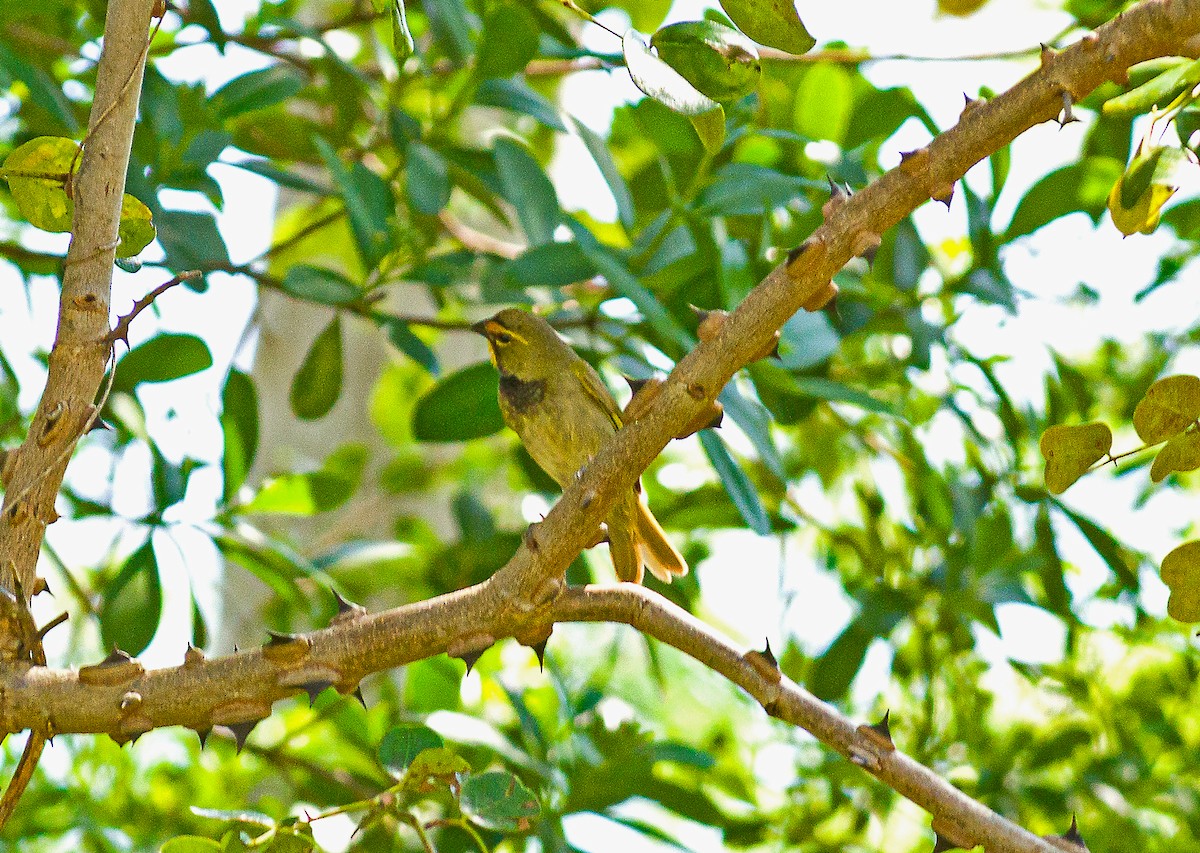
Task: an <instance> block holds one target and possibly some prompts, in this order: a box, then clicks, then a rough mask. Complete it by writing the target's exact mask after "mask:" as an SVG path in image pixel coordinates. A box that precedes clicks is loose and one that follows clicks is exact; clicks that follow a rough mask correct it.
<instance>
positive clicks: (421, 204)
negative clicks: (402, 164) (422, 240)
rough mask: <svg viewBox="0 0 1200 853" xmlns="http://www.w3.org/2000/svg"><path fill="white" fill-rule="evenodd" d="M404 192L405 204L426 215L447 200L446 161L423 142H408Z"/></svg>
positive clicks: (447, 169)
mask: <svg viewBox="0 0 1200 853" xmlns="http://www.w3.org/2000/svg"><path fill="white" fill-rule="evenodd" d="M404 192H405V195H407V196H408V200H409V203H410V204H412V206H413V207H414V208H415V209H416V210H418V211H420V212H421V213H424V214H425V215H426V216H433V215H435V214H436V213H437V212H438V211H440V210H441V209H442V208H443V207H445V206H446V203H447V202H449V201H450V176H449V167H448V166H447V165H446V160H445V158H444V157H442V155H441V154H439V153H438V152H437V151H435V150H434V149H432V148H430V147H429V146H428V145H426V144H425V143H423V142H411V143H409V146H408V173H407V175H406V180H405V183H404Z"/></svg>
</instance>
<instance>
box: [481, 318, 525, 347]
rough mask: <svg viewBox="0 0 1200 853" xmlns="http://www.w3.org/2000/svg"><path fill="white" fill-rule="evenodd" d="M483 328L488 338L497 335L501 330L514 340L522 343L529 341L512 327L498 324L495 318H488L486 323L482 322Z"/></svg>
mask: <svg viewBox="0 0 1200 853" xmlns="http://www.w3.org/2000/svg"><path fill="white" fill-rule="evenodd" d="M483 329H484V331H485V332H486V333H487V336H488V338H489V339H491V338H494V337H496V336H497V335H499V334H500V333H501V332H503V333H504V334H506V335H509V336H511V337H512V339H513V340H515V341H520V342H521V343H523V344H527V343H529V341H527V340H525V338H523V337H521V336H520V335H518V334H517V333H516V332H514V331H513V330H512V329H509V328H507V327H506V326H502V325H500V324H499V323H497V322H496V321H495V320H488V321H487V323H486V324H484V327H483Z"/></svg>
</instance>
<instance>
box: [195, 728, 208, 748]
mask: <svg viewBox="0 0 1200 853" xmlns="http://www.w3.org/2000/svg"><path fill="white" fill-rule="evenodd" d="M210 734H212V729H196V736H197V737H198V738H200V748H201V749H204V745H205V744H206V743H208V736H209V735H210Z"/></svg>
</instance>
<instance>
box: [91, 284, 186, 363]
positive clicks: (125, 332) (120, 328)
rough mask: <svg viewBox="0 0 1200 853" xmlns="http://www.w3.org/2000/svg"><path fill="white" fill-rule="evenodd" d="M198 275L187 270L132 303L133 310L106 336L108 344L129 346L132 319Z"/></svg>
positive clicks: (124, 315)
mask: <svg viewBox="0 0 1200 853" xmlns="http://www.w3.org/2000/svg"><path fill="white" fill-rule="evenodd" d="M200 275H201V273H200V271H199V270H188V271H187V272H181V273H180V274H179V275H177V276H175V277H174V278H173V279H171V280H170V281H164V282H163V283H162V284H160V285H159V286H158V287H156V288H154V289H153V290H151V291H150V292H149V293H147V294H146V295H145V296H143V297H142V298H141V299H139V300H137V301H136V302H134V303H133V308H132V309H131V310H130V311H129V313H128V314H123V315H121V317H120V318H119V319H118V320H117V325H115V326H113V330H112V331H111V332H109V333H108V335H107V336H106V339H107V340H108V342H109V343H116V342H117V341H121V342H122V343H124V344H125V345H126V346H129V325H130V323H132V322H133V321H134V318H135V317H137V315H138V314H141V313H142V312H143V311H144V310H146V309H147V308H149V307H150V305H151V303H153V302H154V300H155V299H157V298H158V297H160V296H162V295H163V294H164V293H166V292H167V291H168V290H170V289H171V288H172V287H174V286H175V285H177V284H179V283H180V282H184V281H191V280H192V279H194V278H199V277H200Z"/></svg>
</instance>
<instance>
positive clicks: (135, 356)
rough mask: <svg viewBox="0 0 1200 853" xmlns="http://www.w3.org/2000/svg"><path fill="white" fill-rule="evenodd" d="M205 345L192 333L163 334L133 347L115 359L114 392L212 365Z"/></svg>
mask: <svg viewBox="0 0 1200 853" xmlns="http://www.w3.org/2000/svg"><path fill="white" fill-rule="evenodd" d="M212 363H213V360H212V353H210V352H209V351H208V344H206V343H204V341H203V340H201V339H200V338H198V337H196V336H195V335H179V334H171V333H163V334H160V335H157V336H155V337H153V338H151V339H150V340H148V341H146V342H145V343H143V344H139V345H138V346H136V347H134V348H133V349H132V350H130V351H129V352H128V353H126V354H125V356H124V357H123V358H122V359H121V360H120V361H118V362H117V374H116V376H114V377H113V390H114V391H132V390H133V388H134V386H136V385H139V384H140V383H142V382H169V381H171V380H172V379H179V378H180V377H182V376H190V375H192V374H193V373H199V372H200V371H201V370H207V369H208V368H209V367H212Z"/></svg>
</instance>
